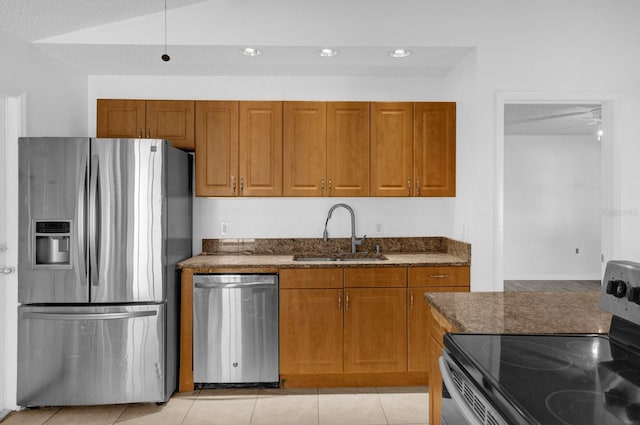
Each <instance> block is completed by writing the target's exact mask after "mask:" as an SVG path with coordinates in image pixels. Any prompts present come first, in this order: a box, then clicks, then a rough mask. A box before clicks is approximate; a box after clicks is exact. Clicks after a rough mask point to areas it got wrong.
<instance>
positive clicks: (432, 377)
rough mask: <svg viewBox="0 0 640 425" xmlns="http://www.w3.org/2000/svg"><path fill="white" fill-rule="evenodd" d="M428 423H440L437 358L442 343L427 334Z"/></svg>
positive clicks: (435, 424) (440, 387)
mask: <svg viewBox="0 0 640 425" xmlns="http://www.w3.org/2000/svg"><path fill="white" fill-rule="evenodd" d="M427 338H428V339H429V348H428V350H429V359H428V362H429V369H430V370H431V372H430V373H429V424H430V425H440V424H441V422H442V421H441V416H442V376H441V375H440V366H439V365H438V359H439V358H440V356H441V355H442V349H443V346H442V343H441V342H438V341H436V340H435V339H434V338H433V336H431V335H429V336H428V337H427Z"/></svg>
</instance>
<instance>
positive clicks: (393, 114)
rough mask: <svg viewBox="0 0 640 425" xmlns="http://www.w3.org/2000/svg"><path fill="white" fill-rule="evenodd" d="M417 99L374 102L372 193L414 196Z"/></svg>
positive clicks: (372, 118) (372, 119) (372, 115)
mask: <svg viewBox="0 0 640 425" xmlns="http://www.w3.org/2000/svg"><path fill="white" fill-rule="evenodd" d="M412 123H413V103H409V102H372V103H371V196H411V193H412V191H411V189H412V181H411V179H412V175H413V147H412V142H413V133H412Z"/></svg>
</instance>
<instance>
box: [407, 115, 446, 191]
mask: <svg viewBox="0 0 640 425" xmlns="http://www.w3.org/2000/svg"><path fill="white" fill-rule="evenodd" d="M413 172H414V174H413V180H414V185H413V195H414V196H456V104H455V103H454V102H419V103H415V104H414V111H413Z"/></svg>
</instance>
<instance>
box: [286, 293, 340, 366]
mask: <svg viewBox="0 0 640 425" xmlns="http://www.w3.org/2000/svg"><path fill="white" fill-rule="evenodd" d="M342 297H343V294H342V289H282V290H280V373H281V374H296V373H311V374H315V373H341V372H342V329H343V325H342Z"/></svg>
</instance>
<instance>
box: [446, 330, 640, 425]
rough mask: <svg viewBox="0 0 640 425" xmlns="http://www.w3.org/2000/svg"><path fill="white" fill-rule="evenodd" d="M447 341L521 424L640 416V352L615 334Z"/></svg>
mask: <svg viewBox="0 0 640 425" xmlns="http://www.w3.org/2000/svg"><path fill="white" fill-rule="evenodd" d="M445 346H446V348H447V349H449V350H450V352H451V354H452V356H453V357H454V358H455V359H456V360H458V361H459V363H461V365H462V366H463V367H464V369H465V371H466V372H467V373H468V374H469V375H471V377H472V379H473V380H474V381H475V382H477V383H481V384H482V387H483V390H484V391H485V392H486V393H488V394H489V395H490V398H491V399H492V400H493V402H494V403H495V404H496V405H497V406H496V407H498V410H500V411H502V412H503V413H504V414H505V418H508V419H509V420H510V421H512V422H513V423H517V424H544V425H556V424H558V425H591V424H593V425H618V424H620V425H622V424H638V423H640V355H638V354H637V353H635V352H633V351H630V350H628V349H627V348H626V347H623V346H620V345H618V344H617V343H615V342H613V341H611V340H610V339H609V338H608V337H607V336H603V335H472V334H456V335H446V336H445ZM467 353H472V356H468V355H467Z"/></svg>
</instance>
